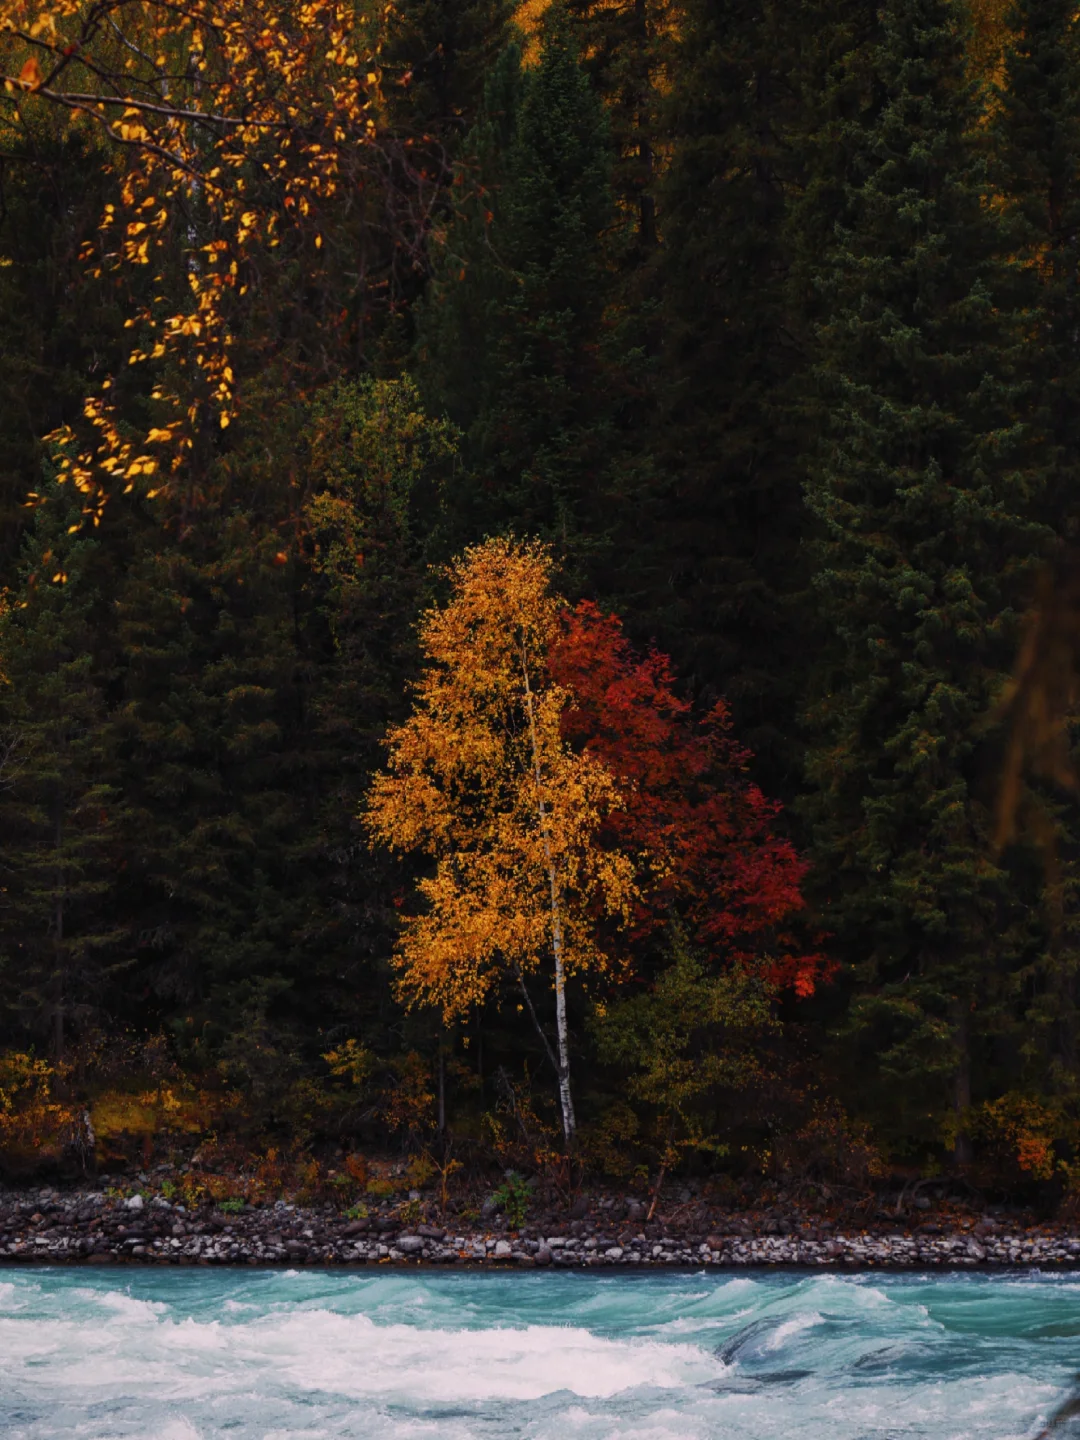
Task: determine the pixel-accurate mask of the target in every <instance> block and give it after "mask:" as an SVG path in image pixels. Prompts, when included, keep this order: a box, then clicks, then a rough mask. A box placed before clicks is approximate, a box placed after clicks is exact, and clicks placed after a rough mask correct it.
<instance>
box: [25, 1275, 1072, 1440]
mask: <svg viewBox="0 0 1080 1440" xmlns="http://www.w3.org/2000/svg"><path fill="white" fill-rule="evenodd" d="M1077 1371H1080V1274H1078V1275H1076V1276H1073V1275H1041V1274H1038V1273H1037V1272H1036V1273H1019V1272H1018V1273H1009V1272H1006V1273H1003V1274H1000V1273H999V1274H995V1275H977V1274H971V1273H966V1274H937V1275H920V1274H897V1275H893V1274H885V1273H868V1274H858V1275H852V1274H844V1275H832V1274H826V1275H822V1274H803V1273H799V1272H790V1273H780V1272H778V1273H741V1274H737V1273H736V1274H733V1273H731V1272H710V1273H708V1274H705V1273H697V1274H693V1273H677V1274H676V1273H667V1274H664V1273H659V1274H652V1275H641V1276H639V1275H633V1274H630V1275H625V1274H618V1273H612V1272H610V1271H608V1272H606V1273H601V1274H589V1273H588V1272H585V1273H551V1272H540V1273H537V1272H532V1273H526V1274H521V1273H513V1274H509V1273H508V1274H498V1273H496V1274H486V1275H485V1274H475V1273H472V1272H468V1271H458V1272H456V1273H439V1272H429V1271H420V1270H408V1271H406V1270H397V1271H394V1270H387V1269H383V1270H379V1271H377V1272H374V1273H373V1272H363V1271H361V1272H356V1271H352V1272H348V1271H337V1272H327V1271H317V1270H306V1269H305V1270H302V1271H285V1270H277V1271H273V1270H264V1271H260V1270H254V1269H249V1270H220V1271H217V1270H206V1269H178V1268H177V1269H173V1268H170V1269H145V1270H136V1269H129V1268H124V1269H106V1268H102V1269H94V1270H87V1269H76V1268H56V1269H39V1268H34V1269H26V1270H11V1269H8V1270H3V1271H0V1436H3V1437H4V1440H45V1437H60V1436H63V1437H65V1440H69V1437H70V1440H121V1437H125V1440H126V1437H139V1440H217V1437H223V1440H224V1437H227V1440H286V1437H288V1440H324V1437H326V1440H337V1437H356V1440H369V1437H371V1440H496V1437H497V1440H504V1437H524V1440H623V1437H625V1440H631V1437H632V1440H728V1437H731V1440H784V1437H789V1436H790V1437H794V1436H798V1437H800V1440H870V1437H889V1440H900V1437H908V1436H933V1437H935V1440H961V1437H980V1440H981V1437H993V1440H1006V1437H1025V1440H1034V1437H1035V1436H1037V1435H1038V1434H1039V1432H1040V1430H1042V1428H1043V1427H1044V1426H1045V1425H1046V1424H1047V1422H1048V1421H1050V1420H1051V1418H1052V1417H1053V1416H1054V1414H1055V1412H1056V1411H1057V1410H1058V1408H1059V1407H1060V1406H1061V1405H1062V1403H1063V1402H1064V1401H1065V1399H1066V1397H1067V1396H1068V1395H1069V1394H1070V1393H1072V1388H1073V1384H1074V1381H1075V1379H1076V1375H1077ZM1078 1423H1080V1422H1078V1421H1076V1420H1069V1419H1065V1420H1062V1421H1061V1422H1060V1423H1059V1424H1057V1425H1056V1426H1055V1427H1054V1431H1053V1433H1054V1437H1055V1440H1065V1437H1072V1436H1074V1435H1078V1434H1080V1430H1078V1429H1074V1428H1070V1427H1076V1426H1077V1425H1078Z"/></svg>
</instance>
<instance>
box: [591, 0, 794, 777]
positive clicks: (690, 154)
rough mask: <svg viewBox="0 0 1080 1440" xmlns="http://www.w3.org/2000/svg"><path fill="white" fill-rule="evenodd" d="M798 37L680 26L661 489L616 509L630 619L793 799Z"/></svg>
mask: <svg viewBox="0 0 1080 1440" xmlns="http://www.w3.org/2000/svg"><path fill="white" fill-rule="evenodd" d="M803 29H804V22H803V15H802V11H801V9H800V8H799V7H796V8H795V10H792V9H791V7H784V8H783V9H782V10H780V9H776V8H774V7H772V6H768V5H766V6H760V5H747V4H744V3H742V0H689V3H688V4H687V5H686V6H685V9H684V12H683V14H682V16H681V19H680V24H679V28H678V40H677V43H676V44H675V46H674V48H673V50H672V54H671V59H672V68H671V73H670V87H669V93H668V94H667V95H666V96H665V97H664V101H663V104H662V106H661V109H660V119H661V128H662V134H663V142H664V147H665V149H666V150H667V152H668V156H669V160H668V164H667V166H666V169H665V174H664V177H663V180H662V182H661V183H660V185H659V187H658V195H659V206H660V229H661V233H662V238H663V243H662V246H661V248H660V250H659V252H658V255H657V257H656V260H655V262H654V266H653V269H654V275H653V291H652V294H653V296H654V298H655V300H656V304H657V315H656V322H655V330H656V336H657V339H656V342H655V343H656V346H657V349H658V355H657V358H656V362H655V365H654V367H653V369H654V370H655V374H654V375H653V377H652V383H651V387H650V388H651V392H652V396H653V405H652V413H651V416H650V426H649V431H648V434H647V436H646V439H645V444H646V446H647V447H648V450H649V454H650V458H651V461H652V473H651V475H650V476H648V477H647V479H646V482H645V484H644V485H643V487H642V493H641V494H640V495H635V496H634V502H633V504H632V505H630V506H623V507H619V504H618V499H617V498H616V500H615V502H614V503H615V506H616V508H617V510H619V512H620V525H619V536H620V552H621V553H622V555H623V558H624V568H625V569H626V571H627V572H629V573H628V575H627V577H626V582H625V588H626V590H627V593H628V595H630V594H633V605H634V609H637V610H644V611H645V613H646V614H647V615H648V623H649V624H650V625H651V626H652V627H654V628H655V630H656V631H657V632H658V633H659V634H660V635H662V636H663V638H664V641H665V648H669V649H671V650H672V652H673V653H674V655H675V657H676V659H677V660H678V662H679V663H680V664H681V665H682V666H683V667H684V668H685V669H686V670H687V671H689V672H690V673H691V674H692V675H693V676H694V678H695V682H696V685H697V686H698V688H699V689H701V690H704V691H706V692H708V693H710V694H711V695H713V696H715V694H716V693H717V692H718V691H719V692H722V693H723V694H725V695H726V697H727V698H728V699H729V700H730V701H731V702H732V703H733V705H734V706H735V711H736V714H737V716H738V719H739V724H740V730H741V732H742V733H743V734H745V735H746V737H747V739H748V741H749V742H750V743H751V744H752V746H753V748H754V749H755V751H756V752H757V753H758V756H759V761H760V762H761V763H762V765H763V769H764V773H765V774H767V775H768V776H769V780H770V783H771V784H772V785H773V786H774V787H779V788H781V789H783V790H784V791H786V792H787V793H790V792H791V790H792V789H793V783H794V781H795V776H796V774H797V770H798V763H797V759H796V758H795V755H794V753H793V749H792V730H793V728H794V727H793V726H792V723H791V721H792V713H793V710H794V708H795V707H794V705H793V703H792V696H793V693H794V689H795V686H796V684H797V677H798V675H799V673H800V668H801V667H800V654H801V653H805V647H804V634H803V632H802V631H801V628H800V625H799V618H800V615H805V611H800V610H798V609H796V608H795V607H793V606H791V605H790V604H787V603H785V597H790V596H791V595H792V594H793V593H794V592H795V591H796V590H797V588H798V583H799V575H798V557H799V549H798V540H799V535H800V532H801V529H802V527H803V519H804V516H803V508H802V500H801V494H800V473H799V468H798V464H797V457H798V452H799V447H800V437H799V435H798V433H797V431H796V428H795V426H794V423H793V405H792V395H791V389H790V381H791V378H792V376H793V374H794V373H795V372H796V371H797V370H798V369H799V367H800V365H801V364H802V363H803V358H802V357H803V354H804V350H803V347H801V346H800V344H799V334H798V325H797V323H793V319H792V315H791V313H790V297H789V293H788V281H787V272H788V267H789V257H788V253H787V252H788V243H789V236H788V230H787V213H788V208H789V191H790V189H791V188H792V187H793V186H795V185H797V183H798V182H799V179H800V174H799V152H798V147H797V145H796V144H795V143H794V140H795V138H796V132H797V131H798V128H799V125H800V124H801V108H800V96H799V90H798V86H797V84H796V83H795V79H796V76H797V72H798V69H799V65H800V63H801V62H800V60H799V57H798V46H799V40H800V36H801V35H802V34H803ZM635 579H636V591H637V593H636V594H634V593H633V589H632V587H633V585H634V581H635Z"/></svg>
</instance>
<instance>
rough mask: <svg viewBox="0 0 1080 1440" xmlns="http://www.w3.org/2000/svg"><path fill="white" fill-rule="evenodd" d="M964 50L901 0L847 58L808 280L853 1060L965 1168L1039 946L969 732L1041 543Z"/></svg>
mask: <svg viewBox="0 0 1080 1440" xmlns="http://www.w3.org/2000/svg"><path fill="white" fill-rule="evenodd" d="M964 43H965V32H964V28H963V21H962V12H961V10H960V9H959V7H958V6H957V5H955V4H953V3H952V0H889V3H888V4H886V5H885V6H884V8H883V10H882V12H881V17H880V30H879V32H878V34H877V36H876V38H875V40H874V42H873V44H872V46H871V47H870V48H869V50H868V51H867V52H864V53H862V54H859V55H855V56H853V57H852V58H851V61H850V64H851V66H852V67H853V68H854V69H855V70H856V71H857V72H859V74H861V77H862V80H861V83H859V84H857V85H856V87H855V88H856V89H857V90H860V91H861V95H862V100H863V104H862V109H861V110H857V111H854V113H852V112H849V115H848V116H847V117H846V118H844V119H843V120H842V123H840V125H839V128H838V131H837V132H835V134H836V135H837V137H838V138H839V140H840V143H841V153H842V155H843V157H844V163H845V167H846V173H845V174H844V176H843V179H844V182H845V189H846V197H847V204H846V213H844V214H843V215H842V217H841V219H842V223H841V224H840V225H838V226H837V227H836V230H835V235H836V239H835V242H834V244H833V246H832V248H831V252H830V253H828V254H827V256H826V258H825V261H824V263H822V264H821V265H820V266H819V268H818V274H817V277H816V279H817V283H818V284H819V286H820V287H821V304H822V312H823V316H824V318H823V320H822V323H821V325H820V327H819V331H818V336H817V343H818V347H819V356H820V366H819V383H820V395H821V400H820V410H819V411H818V418H819V421H820V426H821V429H822V431H823V434H824V442H823V444H822V447H821V450H820V453H819V457H818V459H817V462H816V465H815V468H814V471H813V474H812V476H811V479H810V482H809V485H808V491H807V493H808V499H809V503H810V506H811V508H812V510H813V512H814V513H815V514H816V516H817V517H818V519H819V521H820V523H821V526H822V529H823V538H822V540H821V543H820V547H819V549H818V552H817V555H816V557H815V558H816V564H817V570H816V575H815V585H816V593H817V596H818V597H819V604H820V606H821V609H822V611H823V614H824V616H825V618H826V620H827V622H828V624H829V627H830V629H831V632H832V636H833V649H832V653H831V654H828V653H826V654H825V655H823V657H822V659H821V662H820V665H819V669H818V687H819V688H818V693H817V696H816V703H815V706H814V710H813V713H812V716H811V719H812V723H813V724H814V725H815V727H816V744H815V748H814V751H813V753H812V756H811V761H810V767H809V777H810V781H811V783H812V785H813V786H814V795H813V797H812V799H811V802H810V804H809V805H808V806H807V810H808V813H809V816H810V818H811V819H812V821H813V823H814V826H815V836H816V858H817V862H818V866H819V876H820V880H819V885H820V894H821V899H822V901H823V902H824V903H825V905H826V907H827V909H826V915H827V919H828V922H829V923H830V924H831V926H832V927H833V928H835V930H836V932H837V934H838V937H839V938H840V940H841V943H842V944H843V946H844V948H845V950H846V953H847V956H848V957H849V959H850V962H851V976H852V981H853V983H854V985H855V987H856V996H855V1001H854V1008H853V1013H852V1027H851V1033H850V1035H849V1040H848V1042H847V1059H848V1061H849V1062H850V1063H851V1064H852V1067H853V1069H852V1073H853V1074H854V1073H855V1071H856V1069H857V1071H858V1074H859V1077H860V1080H859V1094H860V1099H861V1101H862V1103H863V1104H864V1105H867V1106H868V1107H869V1106H873V1105H876V1106H877V1107H878V1112H879V1115H880V1116H881V1117H882V1119H883V1123H884V1124H885V1126H886V1127H887V1129H888V1130H889V1131H890V1132H891V1135H892V1138H893V1139H894V1140H895V1141H896V1142H897V1143H909V1144H916V1143H918V1144H920V1145H925V1144H933V1143H935V1142H939V1141H941V1140H942V1139H943V1138H944V1137H947V1136H950V1135H951V1136H952V1137H953V1138H954V1140H955V1148H954V1153H955V1156H956V1158H958V1159H963V1158H965V1157H966V1154H967V1141H966V1137H965V1133H964V1130H965V1122H966V1117H967V1112H968V1109H969V1106H970V1105H971V1103H972V1101H973V1099H976V1098H977V1097H978V1096H979V1095H981V1094H985V1093H986V1091H987V1089H988V1088H990V1087H992V1085H993V1083H994V1080H993V1076H992V1058H993V1050H992V1046H991V1039H990V1037H991V1036H993V1035H994V1034H995V1033H999V1032H1001V1031H1002V1030H1008V1029H1010V1028H1011V1025H1012V1022H1013V1018H1014V1012H1013V1009H1012V1003H1013V999H1014V996H1013V989H1014V986H1015V980H1016V974H1017V971H1018V969H1019V967H1020V965H1021V964H1022V962H1023V960H1024V958H1025V955H1026V953H1027V948H1028V947H1029V946H1030V943H1031V939H1032V936H1031V934H1030V928H1029V918H1028V911H1027V908H1026V906H1025V904H1024V900H1025V898H1026V897H1025V896H1024V894H1023V892H1022V890H1021V888H1020V886H1019V885H1018V884H1017V883H1016V881H1015V877H1013V876H1011V875H1010V874H1009V873H1008V872H1007V871H1006V870H1005V869H1004V868H1002V866H1001V865H997V864H995V863H994V862H993V861H992V859H991V858H990V854H991V852H990V843H991V839H992V836H991V833H990V821H989V816H988V813H987V797H985V796H982V795H980V792H979V788H978V780H979V743H978V737H977V733H976V727H977V726H978V724H979V723H980V720H981V719H982V717H984V716H985V715H986V714H987V713H988V711H989V709H990V707H991V706H992V704H993V702H994V700H995V697H996V695H997V693H998V690H999V688H1000V685H1001V683H1002V681H1003V677H1004V674H1005V673H1006V672H1007V670H1008V668H1009V666H1010V665H1011V662H1012V657H1013V653H1014V645H1015V637H1016V626H1015V613H1014V606H1015V604H1016V602H1017V599H1018V597H1019V596H1020V595H1021V594H1022V585H1023V582H1024V578H1025V576H1027V575H1029V573H1030V569H1031V565H1032V562H1033V557H1034V556H1035V555H1036V554H1037V552H1038V547H1039V543H1040V538H1041V537H1040V532H1039V529H1038V527H1037V525H1036V524H1035V523H1034V522H1033V520H1032V518H1031V496H1030V494H1029V486H1030V484H1031V482H1032V476H1031V474H1030V473H1029V471H1028V470H1027V468H1025V452H1024V449H1023V445H1022V443H1021V427H1020V426H1019V425H1018V423H1017V404H1018V392H1017V386H1016V382H1015V378H1014V373H1013V369H1012V366H1013V364H1014V361H1015V345H1016V341H1017V331H1016V325H1015V316H1014V315H1012V314H1011V313H1010V312H1009V310H1008V308H1007V306H1006V305H1005V304H1004V302H1003V299H1002V297H1003V294H1004V281H1005V275H1004V272H1003V254H1004V251H1005V249H1006V246H1007V232H1005V231H1003V229H1002V224H1001V221H1000V217H999V213H998V212H997V211H996V210H995V208H994V207H993V206H992V205H991V204H990V194H989V187H988V180H987V173H986V165H985V160H984V156H983V154H982V153H981V136H980V133H979V129H978V127H979V123H980V119H981V113H982V112H981V108H980V96H979V93H978V92H977V90H976V88H975V87H974V86H973V85H972V83H971V82H970V80H969V78H968V76H967V74H966V72H965V63H964ZM990 798H991V799H992V797H990ZM898 1082H901V1083H898Z"/></svg>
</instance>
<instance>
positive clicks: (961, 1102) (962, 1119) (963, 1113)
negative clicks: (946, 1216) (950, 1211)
mask: <svg viewBox="0 0 1080 1440" xmlns="http://www.w3.org/2000/svg"><path fill="white" fill-rule="evenodd" d="M954 1033H955V1037H956V1049H957V1054H958V1060H957V1067H956V1075H955V1078H954V1080H953V1106H954V1108H955V1111H956V1142H955V1144H954V1146H953V1163H954V1164H955V1165H957V1166H965V1165H970V1164H971V1136H970V1135H969V1134H968V1131H967V1116H968V1112H969V1111H970V1109H971V1053H970V1049H969V1046H968V1011H967V1007H966V1006H965V1004H964V1002H963V1001H960V1002H959V1004H958V1005H957V1008H956V1029H955V1032H954Z"/></svg>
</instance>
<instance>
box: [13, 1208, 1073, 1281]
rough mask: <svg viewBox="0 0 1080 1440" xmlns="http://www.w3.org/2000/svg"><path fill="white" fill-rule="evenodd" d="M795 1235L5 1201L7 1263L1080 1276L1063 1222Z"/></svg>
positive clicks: (739, 1228)
mask: <svg viewBox="0 0 1080 1440" xmlns="http://www.w3.org/2000/svg"><path fill="white" fill-rule="evenodd" d="M714 1220H715V1217H714ZM771 1228H781V1227H771ZM784 1228H787V1229H788V1231H789V1232H790V1233H776V1234H766V1233H755V1232H754V1231H753V1230H752V1229H751V1227H750V1226H749V1225H748V1224H747V1223H746V1222H745V1221H743V1220H740V1218H739V1217H738V1216H737V1215H735V1216H731V1217H728V1219H727V1221H726V1223H724V1222H716V1223H714V1225H713V1226H712V1228H710V1229H709V1230H708V1231H707V1232H703V1231H702V1230H701V1229H700V1228H698V1229H694V1228H691V1227H689V1226H677V1225H673V1224H665V1223H664V1222H663V1221H661V1222H660V1223H659V1224H657V1223H651V1224H650V1223H645V1222H644V1220H643V1218H642V1217H641V1216H640V1215H637V1214H635V1213H634V1211H633V1209H632V1208H631V1211H630V1214H629V1216H628V1217H627V1218H625V1219H624V1220H622V1221H620V1222H615V1223H612V1221H611V1219H610V1217H607V1218H600V1219H597V1218H586V1219H580V1220H573V1221H570V1222H567V1221H565V1220H562V1221H560V1220H553V1219H552V1217H550V1216H548V1217H546V1223H544V1221H543V1219H542V1220H541V1222H540V1223H539V1224H532V1225H524V1226H522V1228H521V1229H520V1230H510V1229H508V1228H507V1227H506V1225H505V1223H502V1224H499V1223H496V1224H495V1225H494V1226H492V1227H491V1228H483V1227H482V1226H471V1227H467V1228H466V1227H460V1226H455V1225H453V1224H451V1225H450V1227H449V1228H444V1227H443V1226H442V1225H436V1224H422V1223H413V1224H407V1223H404V1222H403V1221H402V1220H401V1219H400V1218H396V1217H394V1216H379V1215H375V1216H372V1217H369V1218H366V1219H354V1220H350V1219H349V1218H348V1217H346V1216H343V1215H341V1214H339V1213H338V1212H336V1211H334V1210H333V1209H332V1207H325V1206H311V1207H304V1206H299V1205H290V1204H286V1203H285V1202H283V1201H277V1202H276V1203H275V1204H273V1205H267V1206H260V1207H253V1206H245V1207H244V1209H243V1210H242V1211H240V1212H239V1213H234V1214H228V1213H224V1212H222V1211H221V1210H217V1209H214V1208H212V1207H202V1208H200V1209H197V1210H188V1209H187V1208H186V1207H185V1206H184V1205H182V1204H176V1203H173V1202H171V1201H170V1200H168V1199H165V1198H164V1197H162V1196H144V1195H142V1194H135V1195H131V1196H127V1197H124V1196H119V1195H110V1194H107V1193H104V1192H102V1191H93V1190H89V1191H87V1190H84V1191H79V1192H63V1191H55V1190H38V1191H29V1192H27V1191H23V1192H14V1191H13V1192H0V1264H3V1263H4V1262H7V1263H22V1264H25V1263H26V1262H28V1261H47V1262H50V1263H53V1264H56V1263H61V1262H68V1261H70V1262H81V1263H84V1264H107V1263H121V1262H127V1263H142V1264H173V1265H183V1264H186V1265H244V1264H248V1265H292V1266H296V1265H380V1264H383V1265H392V1264H397V1265H406V1264H417V1263H426V1264H431V1265H476V1266H519V1267H524V1268H531V1267H534V1266H554V1267H585V1266H588V1267H594V1266H639V1267H643V1268H648V1267H658V1266H687V1265H692V1266H702V1265H704V1266H709V1265H723V1266H758V1267H760V1266H776V1265H799V1266H814V1267H833V1268H846V1267H851V1266H864V1267H865V1266H885V1267H933V1266H959V1267H965V1266H966V1267H972V1266H995V1265H1011V1266H1017V1265H1019V1266H1080V1234H1078V1233H1073V1232H1072V1231H1071V1230H1069V1229H1067V1228H1065V1227H1061V1226H1040V1227H1036V1228H1030V1229H1019V1228H1016V1227H1010V1226H1008V1225H1002V1224H1001V1223H999V1222H997V1221H995V1220H993V1219H991V1218H985V1219H983V1220H981V1221H978V1222H969V1225H968V1226H967V1227H964V1228H956V1229H952V1230H949V1229H943V1228H942V1227H941V1226H939V1225H934V1224H924V1225H921V1226H915V1227H913V1228H911V1229H904V1228H901V1227H900V1226H897V1227H896V1229H895V1230H894V1231H893V1232H892V1233H880V1232H877V1233H875V1232H873V1231H870V1230H865V1231H861V1230H856V1229H852V1228H848V1229H846V1230H845V1229H843V1228H840V1227H837V1228H835V1229H834V1228H833V1227H832V1226H830V1225H828V1224H823V1225H822V1226H820V1227H818V1226H813V1225H809V1226H801V1227H798V1228H796V1227H793V1226H788V1227H784ZM935 1232H937V1233H935Z"/></svg>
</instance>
